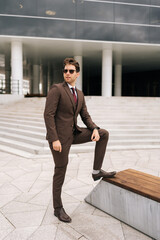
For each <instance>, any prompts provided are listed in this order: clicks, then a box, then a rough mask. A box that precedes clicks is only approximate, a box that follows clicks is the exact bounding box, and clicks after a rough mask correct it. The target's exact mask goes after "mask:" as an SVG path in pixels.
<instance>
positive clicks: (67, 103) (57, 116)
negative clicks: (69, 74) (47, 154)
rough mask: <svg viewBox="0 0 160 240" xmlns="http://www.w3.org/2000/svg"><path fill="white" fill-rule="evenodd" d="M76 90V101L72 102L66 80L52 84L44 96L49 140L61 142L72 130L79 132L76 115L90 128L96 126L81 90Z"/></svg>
mask: <svg viewBox="0 0 160 240" xmlns="http://www.w3.org/2000/svg"><path fill="white" fill-rule="evenodd" d="M76 90H77V96H78V103H77V106H76V104H75V102H74V99H73V95H72V93H71V91H70V89H69V87H68V85H67V83H66V82H63V83H59V84H53V85H52V87H51V89H50V91H49V92H48V95H47V98H46V106H45V111H44V119H45V124H46V129H47V135H46V139H47V140H48V141H49V142H53V141H56V140H60V142H61V143H62V144H63V143H65V142H67V140H68V138H70V137H71V135H72V134H73V130H74V129H76V131H78V132H81V131H82V130H81V128H80V127H79V126H78V125H77V116H78V114H80V116H81V118H82V121H83V122H84V124H85V125H86V126H87V128H89V129H90V130H93V129H94V128H95V127H97V128H98V126H97V125H96V124H95V123H94V122H93V121H92V119H91V117H90V115H89V113H88V111H87V107H86V103H85V99H84V95H83V93H82V91H80V90H78V89H76Z"/></svg>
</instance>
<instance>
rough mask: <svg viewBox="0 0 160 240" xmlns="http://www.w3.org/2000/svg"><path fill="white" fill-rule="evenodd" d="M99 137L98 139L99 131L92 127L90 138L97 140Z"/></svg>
mask: <svg viewBox="0 0 160 240" xmlns="http://www.w3.org/2000/svg"><path fill="white" fill-rule="evenodd" d="M99 139H100V136H99V132H98V130H97V129H94V130H93V133H92V136H91V140H92V141H96V142H97V141H99Z"/></svg>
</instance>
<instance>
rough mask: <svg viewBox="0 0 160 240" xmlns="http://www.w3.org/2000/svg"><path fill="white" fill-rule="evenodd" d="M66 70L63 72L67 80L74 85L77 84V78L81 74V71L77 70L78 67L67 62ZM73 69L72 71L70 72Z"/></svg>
mask: <svg viewBox="0 0 160 240" xmlns="http://www.w3.org/2000/svg"><path fill="white" fill-rule="evenodd" d="M65 70H66V72H64V73H63V77H64V80H65V82H67V83H69V84H70V85H72V86H75V83H76V79H77V77H78V76H79V72H76V67H75V66H74V65H70V64H67V65H66V66H65V67H64V71H65ZM69 70H71V72H69Z"/></svg>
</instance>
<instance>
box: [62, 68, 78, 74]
mask: <svg viewBox="0 0 160 240" xmlns="http://www.w3.org/2000/svg"><path fill="white" fill-rule="evenodd" d="M68 71H69V73H70V74H73V73H74V72H75V71H76V70H73V69H69V70H68V69H63V73H67V72H68Z"/></svg>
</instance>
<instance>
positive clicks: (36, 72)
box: [33, 64, 40, 94]
mask: <svg viewBox="0 0 160 240" xmlns="http://www.w3.org/2000/svg"><path fill="white" fill-rule="evenodd" d="M39 93H40V65H39V64H34V65H33V94H39Z"/></svg>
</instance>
